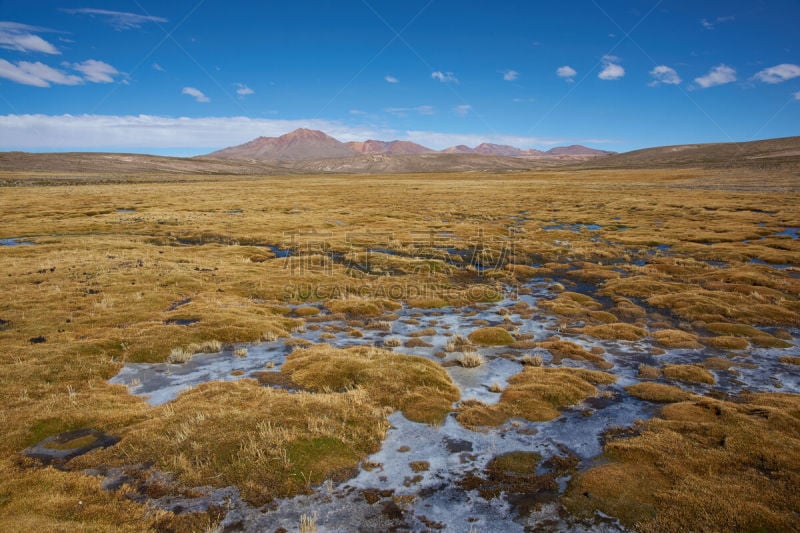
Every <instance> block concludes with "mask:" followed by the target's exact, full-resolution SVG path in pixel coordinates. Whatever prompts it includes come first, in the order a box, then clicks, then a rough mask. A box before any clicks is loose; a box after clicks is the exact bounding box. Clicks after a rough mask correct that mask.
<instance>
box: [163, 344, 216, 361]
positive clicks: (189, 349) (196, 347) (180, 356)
mask: <svg viewBox="0 0 800 533" xmlns="http://www.w3.org/2000/svg"><path fill="white" fill-rule="evenodd" d="M220 350H222V343H221V342H219V341H217V340H212V341H204V342H195V343H192V344H190V345H188V346H184V347H182V348H173V349H172V351H171V352H170V353H169V355H168V356H167V362H168V363H173V364H183V363H187V362H189V361H190V360H191V359H192V357H194V355H195V354H198V353H217V352H219V351H220Z"/></svg>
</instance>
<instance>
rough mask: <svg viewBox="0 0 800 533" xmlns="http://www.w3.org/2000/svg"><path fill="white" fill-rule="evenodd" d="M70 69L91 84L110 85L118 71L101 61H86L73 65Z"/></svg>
mask: <svg viewBox="0 0 800 533" xmlns="http://www.w3.org/2000/svg"><path fill="white" fill-rule="evenodd" d="M72 68H73V69H75V70H77V71H78V72H80V73H82V74H83V77H84V79H86V80H87V81H90V82H92V83H112V82H113V81H114V76H116V75H117V74H119V71H118V70H117V69H115V68H114V67H112V66H111V65H109V64H108V63H105V62H103V61H97V60H96V59H87V60H86V61H84V62H83V63H75V64H74V65H72Z"/></svg>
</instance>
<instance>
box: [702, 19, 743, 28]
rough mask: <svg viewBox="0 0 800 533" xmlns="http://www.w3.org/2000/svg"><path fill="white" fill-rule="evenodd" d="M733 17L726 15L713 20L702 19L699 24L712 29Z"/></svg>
mask: <svg viewBox="0 0 800 533" xmlns="http://www.w3.org/2000/svg"><path fill="white" fill-rule="evenodd" d="M734 19H735V17H732V16H728V17H717V18H716V19H714V20H708V19H703V20H701V21H700V24H702V25H703V27H704V28H705V29H707V30H713V29H714V28H716V27H717V25H718V24H722V23H723V22H731V21H732V20H734Z"/></svg>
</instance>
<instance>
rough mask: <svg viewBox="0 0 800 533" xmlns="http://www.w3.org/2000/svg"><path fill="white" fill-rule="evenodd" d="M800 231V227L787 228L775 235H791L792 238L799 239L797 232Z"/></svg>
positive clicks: (774, 235)
mask: <svg viewBox="0 0 800 533" xmlns="http://www.w3.org/2000/svg"><path fill="white" fill-rule="evenodd" d="M798 231H800V228H786V229H784V230H783V231H779V232H778V233H775V234H773V235H772V236H773V237H791V238H792V239H797V232H798Z"/></svg>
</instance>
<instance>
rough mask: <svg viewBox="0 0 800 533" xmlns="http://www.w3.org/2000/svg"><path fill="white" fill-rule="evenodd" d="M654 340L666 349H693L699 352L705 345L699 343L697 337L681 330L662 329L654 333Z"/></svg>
mask: <svg viewBox="0 0 800 533" xmlns="http://www.w3.org/2000/svg"><path fill="white" fill-rule="evenodd" d="M653 338H654V339H655V340H656V342H657V343H658V344H660V345H661V346H663V347H665V348H691V349H693V350H697V349H699V348H702V347H703V345H702V344H700V343H699V342H697V335H695V334H693V333H689V332H686V331H681V330H679V329H662V330H659V331H656V332H655V333H653Z"/></svg>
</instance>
